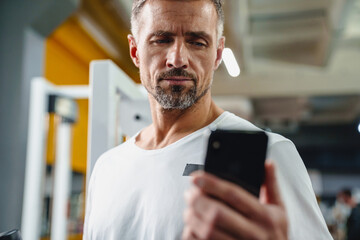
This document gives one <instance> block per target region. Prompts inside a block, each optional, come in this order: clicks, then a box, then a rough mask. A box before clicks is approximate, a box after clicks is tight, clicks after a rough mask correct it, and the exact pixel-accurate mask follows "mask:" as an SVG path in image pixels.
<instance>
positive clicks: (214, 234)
mask: <svg viewBox="0 0 360 240" xmlns="http://www.w3.org/2000/svg"><path fill="white" fill-rule="evenodd" d="M184 222H185V223H186V229H187V232H186V234H187V235H188V236H191V237H195V238H196V239H197V238H198V239H221V240H235V238H233V237H232V236H230V235H229V234H226V233H225V232H223V231H222V230H221V229H218V228H216V227H215V226H214V224H209V223H207V222H205V221H203V220H202V219H200V218H199V217H198V215H197V214H196V213H195V212H194V211H192V210H191V209H186V210H185V212H184Z"/></svg>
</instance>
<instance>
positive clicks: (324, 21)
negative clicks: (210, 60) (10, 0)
mask: <svg viewBox="0 0 360 240" xmlns="http://www.w3.org/2000/svg"><path fill="white" fill-rule="evenodd" d="M85 2H88V3H87V4H83V5H84V6H85V8H84V7H83V9H85V11H84V10H82V11H81V10H80V13H81V12H82V14H79V16H80V18H84V16H86V14H87V13H86V12H87V11H86V5H89V2H90V3H91V2H93V3H95V4H96V3H97V4H98V5H99V6H105V7H104V8H106V9H105V11H106V12H111V13H112V14H114V15H116V16H117V19H118V20H117V21H119V23H121V24H118V28H120V29H121V31H122V33H123V35H124V33H125V32H126V33H127V32H129V27H130V25H129V19H130V13H131V2H132V1H129V0H89V1H84V3H85ZM87 8H89V7H87ZM224 10H225V29H224V35H225V36H226V46H227V47H230V48H231V49H232V50H233V52H234V54H235V56H236V58H237V60H238V62H239V64H240V68H241V74H240V76H239V77H236V78H233V77H231V76H230V75H229V74H228V73H227V71H226V69H225V67H224V65H223V64H222V65H221V67H220V69H219V70H218V71H217V72H216V73H215V76H214V82H213V88H212V94H213V96H214V99H215V101H216V102H217V103H218V104H219V105H220V106H221V107H223V108H224V109H226V110H230V111H232V112H235V113H236V114H238V115H240V116H243V117H245V118H247V119H250V120H252V121H254V122H255V123H256V124H258V125H260V126H262V127H264V128H271V129H275V130H279V131H280V132H281V131H284V132H286V131H287V132H289V131H296V130H297V129H298V126H300V125H302V124H307V125H309V124H310V125H311V124H312V125H321V124H322V125H323V124H347V123H348V124H351V123H353V122H354V121H357V120H358V119H359V118H360V0H225V5H224ZM105 26H107V24H105ZM100 29H101V27H100ZM116 31H119V30H118V29H117V27H112V28H110V29H108V30H107V31H105V32H103V34H102V39H103V40H102V42H103V45H106V47H107V48H109V49H110V50H112V52H114V56H115V55H116V54H117V55H121V56H117V57H118V58H119V59H120V58H122V59H124V58H126V57H127V56H126V55H127V54H128V49H127V46H126V43H125V42H124V41H117V38H116V37H113V38H106V35H109V36H110V35H113V36H120V34H118V35H116V34H114V32H116ZM112 32H113V33H112ZM104 39H105V40H104ZM106 39H107V40H106ZM119 42H120V43H121V46H120V45H119ZM116 49H120V50H118V51H117V50H116ZM121 51H122V53H121V54H119V52H121ZM129 61H130V59H129ZM129 71H130V70H129ZM135 71H136V70H135V69H132V70H131V71H130V72H131V74H129V75H131V76H135V75H137V74H138V73H137V72H135ZM137 80H138V79H137Z"/></svg>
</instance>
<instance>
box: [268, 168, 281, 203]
mask: <svg viewBox="0 0 360 240" xmlns="http://www.w3.org/2000/svg"><path fill="white" fill-rule="evenodd" d="M265 192H266V199H267V203H269V204H275V205H278V206H281V207H284V204H283V201H282V199H281V195H280V189H279V186H278V183H277V178H276V172H275V164H274V162H267V163H266V164H265Z"/></svg>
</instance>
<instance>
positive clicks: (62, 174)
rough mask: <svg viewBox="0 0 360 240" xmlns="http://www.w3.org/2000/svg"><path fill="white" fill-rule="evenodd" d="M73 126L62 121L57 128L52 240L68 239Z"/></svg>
mask: <svg viewBox="0 0 360 240" xmlns="http://www.w3.org/2000/svg"><path fill="white" fill-rule="evenodd" d="M70 150H71V125H70V123H68V122H66V121H61V122H60V123H59V124H58V126H57V136H56V159H55V177H54V193H53V203H52V218H51V239H52V240H66V239H67V213H68V200H69V195H70V194H69V193H70V183H71V166H70V159H71V157H70Z"/></svg>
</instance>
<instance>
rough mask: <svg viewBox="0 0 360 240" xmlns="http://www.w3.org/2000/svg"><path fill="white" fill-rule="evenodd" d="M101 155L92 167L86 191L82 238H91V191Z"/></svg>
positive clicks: (86, 239)
mask: <svg viewBox="0 0 360 240" xmlns="http://www.w3.org/2000/svg"><path fill="white" fill-rule="evenodd" d="M101 158H102V156H100V158H99V159H98V160H97V161H96V164H95V166H94V169H93V171H92V173H91V176H90V180H89V184H88V188H87V192H86V201H85V220H84V230H83V240H89V239H91V226H90V225H91V223H90V221H91V213H92V211H91V210H92V200H93V191H94V187H95V183H96V181H95V180H96V172H97V169H98V168H99V165H100V162H101V161H100V160H101Z"/></svg>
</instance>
